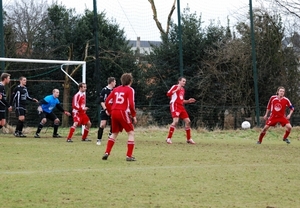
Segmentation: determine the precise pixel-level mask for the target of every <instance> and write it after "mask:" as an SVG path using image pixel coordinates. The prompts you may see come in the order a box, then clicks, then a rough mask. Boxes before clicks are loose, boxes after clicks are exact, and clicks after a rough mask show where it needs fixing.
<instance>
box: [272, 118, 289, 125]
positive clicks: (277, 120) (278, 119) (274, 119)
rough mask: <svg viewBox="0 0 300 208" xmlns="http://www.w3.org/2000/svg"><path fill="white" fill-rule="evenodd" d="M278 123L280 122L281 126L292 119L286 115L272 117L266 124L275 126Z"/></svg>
mask: <svg viewBox="0 0 300 208" xmlns="http://www.w3.org/2000/svg"><path fill="white" fill-rule="evenodd" d="M277 123H280V124H281V126H285V125H286V124H288V123H290V121H289V120H288V119H287V118H285V117H270V118H269V119H268V120H267V122H266V125H268V126H275V125H276V124H277Z"/></svg>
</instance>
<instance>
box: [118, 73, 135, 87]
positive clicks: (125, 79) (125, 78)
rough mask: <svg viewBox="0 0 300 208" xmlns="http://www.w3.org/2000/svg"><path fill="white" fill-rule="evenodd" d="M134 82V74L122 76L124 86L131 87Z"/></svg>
mask: <svg viewBox="0 0 300 208" xmlns="http://www.w3.org/2000/svg"><path fill="white" fill-rule="evenodd" d="M132 82H133V77H132V74H131V73H124V74H123V75H122V76H121V84H122V85H123V86H126V85H131V84H132Z"/></svg>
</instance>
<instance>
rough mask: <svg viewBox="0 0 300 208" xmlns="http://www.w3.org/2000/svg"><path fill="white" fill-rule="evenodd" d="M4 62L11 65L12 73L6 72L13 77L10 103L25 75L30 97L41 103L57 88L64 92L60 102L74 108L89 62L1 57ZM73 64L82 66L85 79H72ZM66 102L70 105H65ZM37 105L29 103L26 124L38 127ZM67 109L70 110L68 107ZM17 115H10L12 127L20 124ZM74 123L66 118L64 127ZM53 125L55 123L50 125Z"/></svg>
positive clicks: (8, 121) (78, 77) (9, 92)
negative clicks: (68, 89) (67, 85)
mask: <svg viewBox="0 0 300 208" xmlns="http://www.w3.org/2000/svg"><path fill="white" fill-rule="evenodd" d="M0 62H6V63H7V65H9V67H7V68H9V69H8V70H5V72H7V73H9V74H11V83H10V84H9V85H8V86H7V87H8V93H7V95H8V98H7V99H8V101H9V100H10V98H11V96H10V95H11V92H12V91H13V89H14V88H15V87H16V86H17V85H18V84H19V77H20V76H24V77H26V78H27V84H26V86H27V88H28V91H29V95H30V97H33V98H36V99H38V100H40V99H42V98H43V97H45V96H47V95H50V94H51V93H52V90H53V89H54V88H57V89H59V90H60V92H61V93H60V98H59V100H60V102H61V103H62V104H64V105H67V106H68V107H69V110H71V109H70V105H69V102H70V98H71V97H72V93H74V92H75V91H76V90H77V89H78V88H77V85H78V82H84V83H86V62H85V61H68V60H44V59H18V58H0ZM17 62H20V63H21V66H20V65H18V66H17ZM71 65H73V66H74V67H77V66H79V67H81V77H80V76H78V75H77V76H76V78H75V77H72V76H71V75H70V74H69V73H68V71H67V70H66V68H67V67H68V66H71ZM65 76H68V77H69V79H70V80H71V81H70V83H71V84H72V83H74V84H72V85H71V84H70V85H71V86H69V87H70V88H71V89H70V91H69V92H70V94H69V96H68V99H65V96H64V94H65V93H64V89H65V87H66V86H65V83H66V82H65ZM65 102H66V103H65ZM36 109H37V105H36V104H34V103H31V102H29V101H28V103H27V114H26V125H27V126H31V127H36V126H37V124H38V122H39V121H38V119H37V118H36V117H37V110H36ZM66 109H67V108H66ZM16 119H17V118H16V116H15V113H14V111H13V112H11V113H9V114H8V120H7V123H8V124H9V125H16ZM71 122H72V118H71V117H70V118H65V119H62V124H63V125H69V124H70V123H71ZM48 123H49V124H48V125H51V122H48Z"/></svg>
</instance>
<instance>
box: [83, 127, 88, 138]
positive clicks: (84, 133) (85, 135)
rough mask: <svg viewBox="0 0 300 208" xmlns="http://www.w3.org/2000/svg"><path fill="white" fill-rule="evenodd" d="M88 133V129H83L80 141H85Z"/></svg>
mask: <svg viewBox="0 0 300 208" xmlns="http://www.w3.org/2000/svg"><path fill="white" fill-rule="evenodd" d="M88 133H89V129H86V128H84V130H83V135H82V140H85V139H86V137H87V135H88Z"/></svg>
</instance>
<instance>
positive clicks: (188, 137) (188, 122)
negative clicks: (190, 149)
mask: <svg viewBox="0 0 300 208" xmlns="http://www.w3.org/2000/svg"><path fill="white" fill-rule="evenodd" d="M180 116H181V117H182V119H183V121H184V124H185V133H186V142H187V143H188V144H196V143H195V142H194V140H193V139H192V136H191V135H192V134H191V120H190V118H189V117H188V114H187V112H186V111H185V110H184V111H183V112H182V114H181V115H180Z"/></svg>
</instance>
